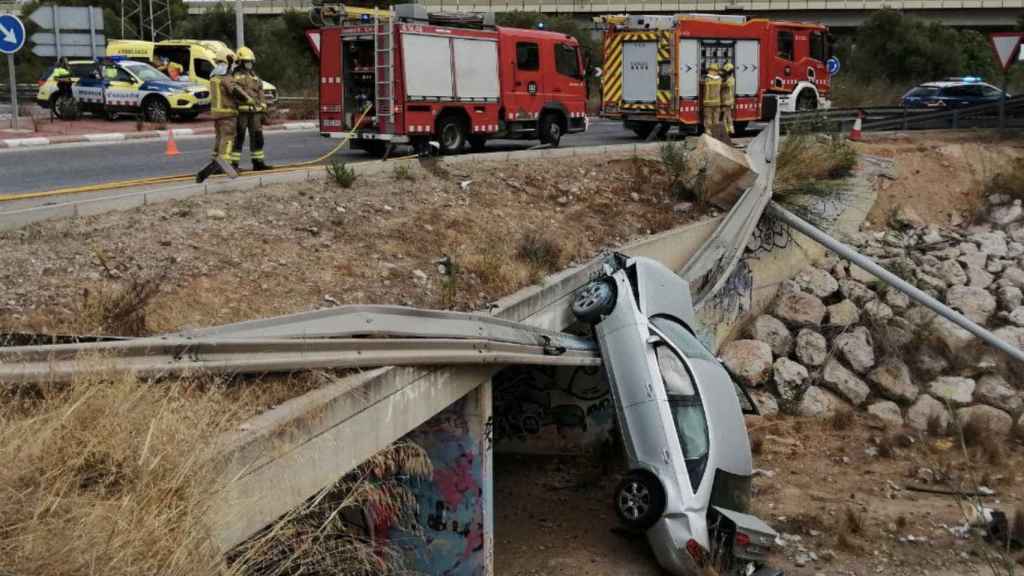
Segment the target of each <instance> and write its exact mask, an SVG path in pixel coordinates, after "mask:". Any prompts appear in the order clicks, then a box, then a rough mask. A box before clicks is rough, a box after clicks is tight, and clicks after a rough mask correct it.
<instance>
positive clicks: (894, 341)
mask: <svg viewBox="0 0 1024 576" xmlns="http://www.w3.org/2000/svg"><path fill="white" fill-rule="evenodd" d="M877 329H878V328H876V330H877ZM881 330H882V331H883V332H882V336H883V340H882V342H883V343H884V345H885V349H886V350H893V351H899V350H903V349H904V348H905V347H907V346H909V345H910V344H911V343H913V342H914V340H915V339H916V338H917V328H916V327H915V326H914V325H913V324H911V323H910V321H908V320H907V319H905V318H899V317H896V318H893V319H891V320H889V321H888V322H887V323H886V324H885V326H884V327H882V328H881ZM876 334H877V332H876Z"/></svg>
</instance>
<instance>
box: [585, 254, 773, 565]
mask: <svg viewBox="0 0 1024 576" xmlns="http://www.w3.org/2000/svg"><path fill="white" fill-rule="evenodd" d="M572 311H573V313H574V315H575V316H576V317H577V318H578V319H579V320H581V321H583V322H586V323H589V324H591V325H593V329H594V333H595V336H596V338H597V342H598V345H599V346H600V348H601V356H602V358H603V362H604V366H605V371H606V374H607V377H608V382H609V386H610V388H611V394H612V399H613V401H614V403H615V410H616V416H617V417H618V423H619V431H620V433H621V435H622V440H623V445H624V447H625V452H626V456H627V460H628V462H629V472H628V473H627V474H626V476H625V477H624V478H623V480H622V481H621V482H620V483H619V485H618V487H617V489H616V491H615V511H616V514H617V515H618V517H619V520H620V521H621V522H622V523H623V524H624V525H625V526H626V527H627V528H630V529H633V530H638V531H643V532H645V533H646V536H647V540H648V542H649V543H650V546H651V548H652V550H653V551H654V554H655V556H656V557H657V560H658V563H659V564H660V565H661V566H662V567H663V568H665V569H666V570H668V571H669V572H671V573H672V574H677V575H680V576H695V575H699V574H703V573H704V572H703V570H704V567H705V566H712V567H713V568H716V569H718V570H719V571H720V572H719V573H721V574H743V575H745V576H749V575H751V574H756V575H757V576H769V575H772V576H775V575H778V574H781V572H779V571H777V570H774V569H771V568H767V567H765V566H764V565H763V564H764V560H765V557H766V555H767V553H768V551H769V550H770V547H771V546H772V544H773V543H774V541H775V538H776V536H777V534H776V532H774V531H773V530H772V529H771V528H770V527H769V526H768V525H767V524H765V523H764V522H763V521H761V520H760V519H758V518H756V517H754V516H752V515H750V514H749V513H748V510H749V506H750V494H751V475H752V471H753V470H752V467H753V464H752V462H753V459H752V457H751V452H750V440H749V437H748V435H747V430H746V424H745V422H744V419H743V415H744V413H745V412H746V413H756V407H755V406H754V404H753V402H752V401H751V400H750V396H749V395H748V394H747V392H746V390H745V389H743V388H742V387H741V386H740V385H738V384H737V383H735V382H734V381H733V380H732V378H730V376H729V374H728V373H727V372H726V370H725V368H724V367H723V366H722V364H721V363H720V362H719V361H718V360H717V359H716V358H715V357H714V356H713V355H712V354H711V353H710V352H709V351H708V349H707V348H705V347H704V345H703V344H701V342H700V340H699V339H698V338H697V337H696V336H695V333H694V330H693V328H694V326H696V322H697V320H696V317H695V314H694V309H693V303H692V299H691V297H690V291H689V287H688V285H687V283H686V281H684V280H683V279H682V278H680V277H679V276H678V275H676V274H675V273H673V272H672V271H671V270H669V269H667V268H665V267H664V266H663V265H661V264H660V263H658V262H656V261H654V260H651V259H649V258H639V257H638V258H627V257H625V256H622V255H618V254H616V255H613V256H611V257H609V259H608V260H607V262H606V263H605V264H604V267H603V273H602V274H601V275H600V276H599V277H598V278H596V279H594V280H593V281H591V282H590V283H588V284H587V285H585V286H584V287H582V288H581V289H579V290H578V291H577V292H576V294H575V295H574V298H573V303H572ZM744 406H745V407H746V408H744Z"/></svg>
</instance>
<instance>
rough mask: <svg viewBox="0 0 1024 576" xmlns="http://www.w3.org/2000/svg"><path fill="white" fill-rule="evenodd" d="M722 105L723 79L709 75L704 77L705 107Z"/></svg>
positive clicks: (716, 75)
mask: <svg viewBox="0 0 1024 576" xmlns="http://www.w3.org/2000/svg"><path fill="white" fill-rule="evenodd" d="M721 103H722V77H721V76H719V75H718V74H708V75H707V76H705V77H704V105H705V106H720V105H721Z"/></svg>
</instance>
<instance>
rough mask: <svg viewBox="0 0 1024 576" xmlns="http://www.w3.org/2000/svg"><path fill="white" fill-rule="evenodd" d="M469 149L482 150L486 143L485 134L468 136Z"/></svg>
mask: <svg viewBox="0 0 1024 576" xmlns="http://www.w3.org/2000/svg"><path fill="white" fill-rule="evenodd" d="M467 140H469V149H470V150H472V151H473V152H483V150H484V145H485V144H486V143H487V137H486V136H469V138H467Z"/></svg>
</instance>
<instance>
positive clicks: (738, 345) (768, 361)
mask: <svg viewBox="0 0 1024 576" xmlns="http://www.w3.org/2000/svg"><path fill="white" fill-rule="evenodd" d="M720 356H721V358H722V362H723V363H724V364H725V367H726V368H727V369H728V370H729V372H731V373H732V375H733V376H734V377H735V378H736V379H737V380H739V381H740V382H741V383H743V384H745V385H747V386H760V385H761V384H763V383H765V382H766V381H767V380H768V376H769V374H770V373H771V369H772V349H771V347H770V346H768V344H767V343H765V342H761V341H760V340H733V341H732V342H726V343H725V344H724V345H723V346H722V350H721V353H720Z"/></svg>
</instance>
